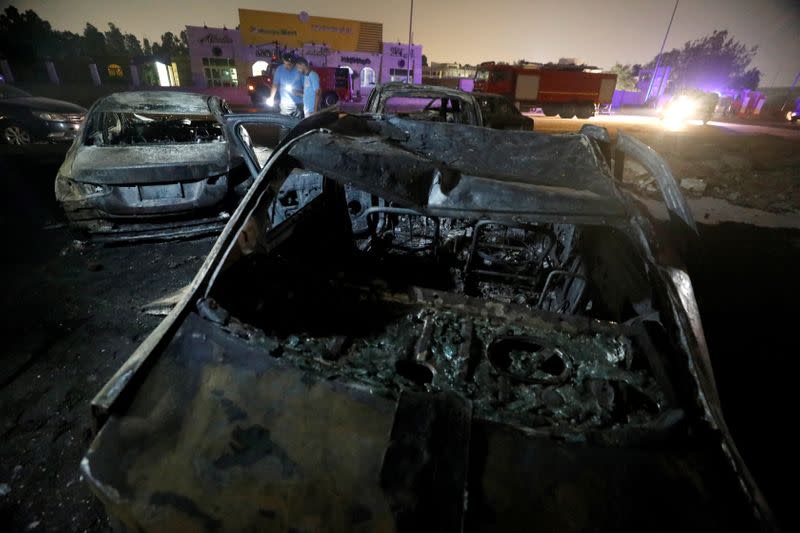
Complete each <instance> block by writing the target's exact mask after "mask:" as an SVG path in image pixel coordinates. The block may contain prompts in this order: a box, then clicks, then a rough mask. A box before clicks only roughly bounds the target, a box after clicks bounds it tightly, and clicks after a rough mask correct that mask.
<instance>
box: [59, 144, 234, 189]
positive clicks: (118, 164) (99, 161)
mask: <svg viewBox="0 0 800 533" xmlns="http://www.w3.org/2000/svg"><path fill="white" fill-rule="evenodd" d="M229 169H230V158H229V154H228V144H227V143H224V142H218V143H204V144H171V145H170V144H168V145H147V146H80V147H78V149H77V152H76V153H75V156H74V159H73V160H72V165H71V168H69V169H67V172H66V173H65V172H63V171H62V174H64V175H66V176H68V177H70V178H71V179H73V180H75V181H79V182H85V183H96V184H105V185H132V184H137V183H176V182H182V181H196V180H201V179H204V178H209V177H213V176H219V175H221V174H224V173H226V172H228V170H229Z"/></svg>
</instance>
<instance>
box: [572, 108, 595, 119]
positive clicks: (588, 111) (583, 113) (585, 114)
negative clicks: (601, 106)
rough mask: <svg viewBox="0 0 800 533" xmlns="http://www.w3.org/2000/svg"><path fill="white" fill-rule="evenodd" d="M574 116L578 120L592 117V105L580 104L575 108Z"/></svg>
mask: <svg viewBox="0 0 800 533" xmlns="http://www.w3.org/2000/svg"><path fill="white" fill-rule="evenodd" d="M575 115H576V116H577V117H578V118H582V119H587V118H592V117H593V116H594V104H581V105H579V106H577V107H576V108H575Z"/></svg>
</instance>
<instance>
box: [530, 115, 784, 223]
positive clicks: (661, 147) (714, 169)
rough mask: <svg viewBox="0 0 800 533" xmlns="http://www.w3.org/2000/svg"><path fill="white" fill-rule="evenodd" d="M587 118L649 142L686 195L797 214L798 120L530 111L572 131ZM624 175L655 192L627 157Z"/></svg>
mask: <svg viewBox="0 0 800 533" xmlns="http://www.w3.org/2000/svg"><path fill="white" fill-rule="evenodd" d="M587 122H588V123H591V124H597V125H599V126H605V127H607V128H608V130H609V132H610V133H611V136H612V138H613V137H614V136H615V135H616V132H617V131H618V130H623V131H625V132H626V133H628V134H630V135H633V136H635V137H637V138H639V139H641V140H642V141H644V142H645V143H646V144H648V145H650V146H651V147H652V148H653V149H655V150H656V151H657V152H658V153H660V154H661V155H662V156H663V157H664V158H665V159H666V161H667V163H669V165H670V168H671V169H672V172H673V174H674V175H675V177H676V179H677V180H678V182H679V183H681V185H682V187H683V189H684V194H686V195H687V196H688V197H690V198H700V197H710V198H719V199H722V200H725V201H727V202H729V203H731V204H733V205H738V206H743V207H752V208H756V209H760V210H764V211H767V212H772V213H794V214H800V149H798V148H800V126H798V125H792V124H789V123H775V124H770V125H769V126H764V125H751V124H733V123H726V122H710V123H709V124H706V125H702V124H699V123H690V124H687V125H686V126H685V127H684V128H682V129H681V130H678V131H671V130H668V129H665V128H664V127H663V126H662V125H661V123H660V122H659V121H658V120H657V119H656V118H655V117H629V116H619V115H614V116H598V117H595V118H593V119H591V120H589V121H583V120H575V119H573V120H568V121H563V120H561V119H552V118H546V117H541V116H534V128H535V130H537V131H542V132H565V131H577V130H578V129H579V128H580V126H581V125H582V124H584V123H587ZM765 132H766V133H768V134H765ZM684 180H686V181H684ZM624 181H625V182H626V184H627V185H628V186H629V187H630V188H631V189H632V190H634V191H638V192H641V193H643V194H645V195H647V196H649V197H651V198H657V197H658V196H659V193H658V191H657V188H656V185H655V182H654V180H653V178H652V177H651V176H650V175H649V174H648V173H647V171H645V169H644V168H642V167H641V166H640V165H637V164H635V163H632V162H631V161H626V165H625V175H624Z"/></svg>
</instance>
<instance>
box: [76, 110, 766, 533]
mask: <svg viewBox="0 0 800 533" xmlns="http://www.w3.org/2000/svg"><path fill="white" fill-rule="evenodd" d="M247 120H255V119H248V118H245V117H238V118H236V119H235V120H231V121H227V122H226V127H227V131H228V133H229V135H230V136H231V138H233V137H236V138H237V139H238V142H240V143H241V146H242V151H243V155H244V157H245V159H246V162H247V164H248V167H249V168H253V169H255V168H257V167H256V165H255V161H256V156H255V154H254V153H253V152H252V151H251V150H247V149H246V141H243V140H242V139H241V131H242V124H243V123H244V122H245V121H247ZM624 157H634V158H636V159H638V160H639V162H640V163H641V164H642V165H644V166H645V168H647V169H648V170H650V171H651V172H652V173H653V175H654V176H655V177H656V181H657V183H658V184H659V186H660V187H661V191H662V193H663V196H664V200H665V204H666V205H667V208H668V210H669V212H670V216H671V220H672V234H673V235H672V237H673V238H675V239H678V242H685V241H687V240H690V239H691V236H692V234H693V232H694V231H695V230H694V222H693V221H692V219H691V216H690V215H689V212H688V209H686V204H685V201H684V200H683V198H682V196H681V195H680V191H679V189H678V187H677V185H676V184H675V181H674V179H673V177H672V175H671V174H670V172H669V169H668V168H667V167H666V165H665V164H664V162H663V160H661V158H660V157H658V155H657V154H655V153H654V152H653V151H652V150H650V149H649V148H647V147H646V146H644V145H642V144H641V143H640V142H638V141H636V140H635V139H632V138H630V137H627V136H625V135H624V134H622V133H620V135H619V138H618V140H617V142H616V143H615V144H614V145H612V144H611V143H610V140H609V138H608V134H607V132H605V130H602V129H600V128H596V127H585V128H584V129H583V130H582V132H581V133H579V134H563V135H546V134H539V133H534V132H514V131H497V130H491V129H487V128H478V127H471V126H463V125H453V124H444V123H429V122H417V121H413V120H405V119H402V118H397V117H393V118H385V117H371V116H343V117H338V116H337V115H335V114H324V115H319V116H314V117H311V118H309V119H306V120H305V121H303V122H301V123H300V124H298V126H297V127H296V128H295V129H294V130H293V131H292V132H290V133H289V134H288V135H287V136H286V137H285V138H284V140H283V141H282V142H281V144H280V146H279V147H278V148H277V149H276V150H274V151H273V152H272V153H271V155H270V157H269V159H268V161H267V162H266V164H265V166H264V167H263V168H261V169H260V170H259V171H258V172H259V174H258V177H257V179H256V180H255V183H254V185H253V187H251V189H250V190H249V191H248V193H247V195H246V197H245V198H244V200H243V201H242V203H241V204H240V205H239V207H238V208H237V210H236V212H235V213H234V214H233V216H232V218H231V220H230V222H229V223H228V225H227V226H226V228H225V230H224V231H223V233H222V234H221V236H220V238H219V239H218V241H217V242H216V244H215V246H214V249H213V250H212V252H211V253H210V254H209V256H208V258H207V260H206V262H205V264H204V265H203V267H202V268H201V270H200V271H199V273H198V274H197V276H196V277H195V279H194V281H193V282H192V284H191V286H190V287H189V289H188V290H187V291H186V294H185V295H184V297H183V299H182V300H181V302H180V303H179V304H178V305H177V306H176V307H175V309H173V311H172V312H171V313H170V315H169V316H168V317H167V318H166V319H165V320H164V321H163V322H162V323H161V324H160V325H159V326H158V327H157V328H156V330H155V331H154V332H153V333H152V334H151V335H150V336H149V337H148V338H147V339H146V340H145V341H144V343H143V344H142V345H141V346H139V348H138V349H137V350H136V351H135V353H134V354H133V355H132V356H131V357H130V358H129V359H128V360H127V361H126V362H125V363H124V365H123V366H122V367H121V368H120V369H119V370H118V372H117V373H116V374H115V376H114V377H113V378H112V379H111V380H110V381H109V382H108V383H107V384H106V385H105V386H104V387H103V389H102V390H101V391H100V392H99V394H98V395H97V396H96V397H95V399H94V400H93V403H92V409H93V415H94V417H95V420H96V422H97V425H98V432H97V434H96V436H95V438H94V441H93V442H92V444H91V446H90V448H89V450H88V452H87V453H86V456H85V457H84V459H83V461H82V464H81V468H82V472H83V475H84V478H85V479H86V481H87V482H88V484H89V486H90V487H91V488H92V490H93V491H94V493H95V494H96V495H97V496H98V497H99V498H100V499H101V500H102V501H103V503H104V504H105V506H106V509H107V510H108V513H109V515H110V516H111V517H112V518H113V519H114V521H115V523H116V525H117V526H119V528H120V529H123V530H177V529H186V530H196V529H204V530H245V529H251V530H266V531H287V530H292V531H321V530H324V531H376V530H377V531H412V530H414V531H503V532H505V531H531V530H543V531H587V530H591V531H620V530H624V531H630V530H636V531H682V530H709V529H713V530H740V529H757V528H762V529H770V528H771V527H772V518H771V515H770V512H769V509H768V506H767V505H766V503H765V502H764V500H763V497H762V496H761V493H760V492H759V490H758V487H757V486H756V484H755V482H754V481H753V479H752V477H751V476H750V474H749V472H748V470H747V467H746V465H745V464H744V463H743V462H742V460H741V457H740V456H739V454H738V452H737V450H736V447H735V445H734V443H733V441H732V439H731V436H730V434H729V432H728V430H727V428H726V425H725V422H724V419H723V416H722V412H721V407H720V404H719V399H718V395H717V392H716V387H715V384H714V378H713V373H712V369H711V367H710V363H709V358H708V353H707V349H706V345H705V340H704V337H703V332H702V326H701V324H700V321H699V315H698V311H697V307H696V302H695V301H694V296H693V292H692V286H691V281H690V279H689V277H688V274H687V272H686V270H685V268H684V267H683V266H682V265H681V262H680V260H679V257H680V248H681V246H677V247H675V246H672V243H671V242H669V241H668V240H664V239H662V240H657V239H656V238H655V236H654V232H653V229H652V227H651V226H650V224H649V222H648V220H647V218H646V217H645V216H644V215H643V213H642V212H641V211H639V209H638V208H637V204H636V203H635V202H634V201H632V200H631V198H630V197H629V196H627V194H626V193H624V192H623V191H621V190H620V189H619V188H618V187H617V182H616V181H615V179H614V174H615V173H619V172H620V169H619V165H621V162H622V160H623V159H624ZM612 168H613V169H614V170H613V171H612ZM298 172H301V173H305V175H309V176H310V175H317V176H318V178H319V183H321V186H320V187H314V188H309V189H307V190H305V193H306V194H307V195H308V196H310V198H309V199H308V201H305V202H304V203H303V205H302V206H301V207H300V208H298V209H296V210H295V211H293V212H291V213H288V214H286V213H285V214H284V215H285V216H283V217H282V218H281V219H280V220H278V219H276V216H275V213H276V211H275V204H276V201H277V199H278V196H279V194H280V191H281V189H282V186H283V184H284V183H285V182H286V180H287V179H288V177H289V176H292V175H296V174H297V173H298ZM348 187H350V188H351V189H354V190H359V191H362V192H363V193H364V194H365V195H369V196H370V197H372V198H374V199H375V201H374V202H371V207H369V208H368V209H367V214H366V220H367V223H366V229H364V230H359V231H356V230H355V229H354V227H353V222H352V220H353V219H352V217H351V216H349V209H348V201H347V193H346V191H347V188H348Z"/></svg>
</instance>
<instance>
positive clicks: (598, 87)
mask: <svg viewBox="0 0 800 533" xmlns="http://www.w3.org/2000/svg"><path fill="white" fill-rule="evenodd" d="M616 85H617V75H616V74H610V73H602V72H599V71H598V70H597V68H596V67H587V66H586V65H561V64H558V65H557V64H552V63H551V64H546V65H540V64H536V63H529V64H524V65H521V66H516V65H505V64H498V63H495V62H494V61H490V62H487V63H481V64H480V66H478V70H477V72H476V74H475V89H474V90H475V92H487V93H497V94H502V95H503V96H505V97H507V98H508V99H510V100H512V101H513V102H515V103H516V104H517V107H518V108H519V109H520V110H521V111H530V110H532V109H535V108H541V110H542V112H543V113H544V114H545V115H547V116H548V117H554V116H556V115H560V116H561V118H572V117H574V116H577V117H578V118H589V117H591V116H592V115H594V114H595V113H596V112H597V109H598V107H599V106H601V105H606V104H610V103H611V98H612V97H613V96H614V89H615V88H616Z"/></svg>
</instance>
